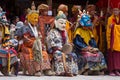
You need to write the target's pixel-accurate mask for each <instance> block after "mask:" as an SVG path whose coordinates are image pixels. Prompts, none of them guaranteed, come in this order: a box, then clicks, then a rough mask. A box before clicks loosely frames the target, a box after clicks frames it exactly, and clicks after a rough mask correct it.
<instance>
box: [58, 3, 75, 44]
mask: <svg viewBox="0 0 120 80" xmlns="http://www.w3.org/2000/svg"><path fill="white" fill-rule="evenodd" d="M57 11H58V12H59V11H63V13H64V14H65V15H66V17H67V16H68V6H67V5H65V4H60V5H59V6H58V9H57ZM71 25H72V24H71V22H69V21H68V20H67V22H66V27H65V28H66V31H67V34H68V41H69V42H70V43H71V44H72V41H73V32H72V27H71Z"/></svg>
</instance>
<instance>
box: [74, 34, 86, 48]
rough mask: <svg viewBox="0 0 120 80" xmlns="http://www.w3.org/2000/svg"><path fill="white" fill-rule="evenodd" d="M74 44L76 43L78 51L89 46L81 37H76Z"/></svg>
mask: <svg viewBox="0 0 120 80" xmlns="http://www.w3.org/2000/svg"><path fill="white" fill-rule="evenodd" d="M73 43H74V45H75V47H76V48H78V49H82V48H85V47H87V44H86V43H85V42H84V40H83V38H81V36H80V35H76V37H75V38H74V40H73Z"/></svg>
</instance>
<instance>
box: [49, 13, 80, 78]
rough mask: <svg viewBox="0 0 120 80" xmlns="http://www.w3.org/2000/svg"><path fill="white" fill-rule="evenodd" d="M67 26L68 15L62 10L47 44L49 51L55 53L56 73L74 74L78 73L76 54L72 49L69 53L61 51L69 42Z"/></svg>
mask: <svg viewBox="0 0 120 80" xmlns="http://www.w3.org/2000/svg"><path fill="white" fill-rule="evenodd" d="M65 26H66V16H65V14H63V12H62V11H59V13H58V15H57V16H56V20H55V27H54V28H53V29H51V30H50V32H49V34H48V36H47V46H48V52H49V53H51V54H52V55H53V61H54V67H55V69H54V70H55V72H56V75H64V76H65V75H66V76H73V75H76V74H77V73H78V68H77V61H76V55H75V53H72V52H71V51H72V50H71V51H70V52H68V54H66V52H64V51H61V50H62V48H63V46H64V45H65V44H69V43H68V37H67V36H68V35H67V32H66V30H65ZM68 50H69V49H68ZM66 51H67V49H66ZM73 58H74V59H73Z"/></svg>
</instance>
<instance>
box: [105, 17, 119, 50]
mask: <svg viewBox="0 0 120 80" xmlns="http://www.w3.org/2000/svg"><path fill="white" fill-rule="evenodd" d="M113 19H114V15H111V16H110V17H109V18H108V23H107V30H106V39H107V49H109V48H110V39H111V25H112V24H115V23H114V22H113V21H112V20H113ZM116 19H117V20H119V18H118V17H116Z"/></svg>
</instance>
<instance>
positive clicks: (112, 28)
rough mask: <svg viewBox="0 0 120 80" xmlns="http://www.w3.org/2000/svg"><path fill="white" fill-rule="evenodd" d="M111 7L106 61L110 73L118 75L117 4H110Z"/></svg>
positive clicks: (119, 57) (119, 60) (119, 48)
mask: <svg viewBox="0 0 120 80" xmlns="http://www.w3.org/2000/svg"><path fill="white" fill-rule="evenodd" d="M119 2H120V1H119V0H118V1H113V2H111V3H113V4H114V3H119ZM111 6H112V7H113V14H112V15H111V16H110V17H109V18H108V23H107V31H106V36H107V49H108V54H107V59H108V60H107V61H108V70H109V72H110V75H112V76H115V75H118V76H120V73H119V71H120V63H119V62H120V44H119V43H120V42H119V40H120V39H119V34H120V31H119V29H120V28H119V27H120V12H119V9H120V8H119V7H118V5H117V4H114V5H111Z"/></svg>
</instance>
